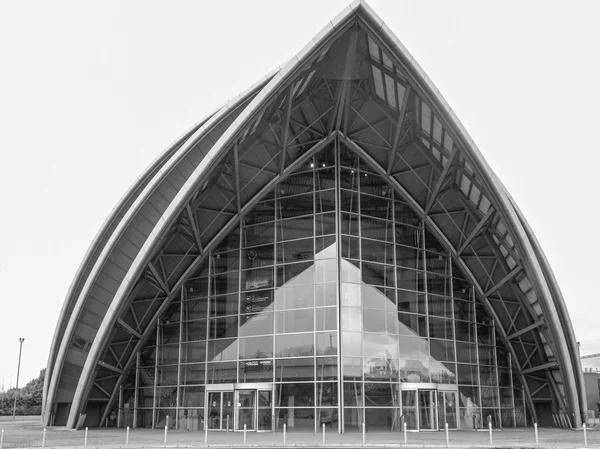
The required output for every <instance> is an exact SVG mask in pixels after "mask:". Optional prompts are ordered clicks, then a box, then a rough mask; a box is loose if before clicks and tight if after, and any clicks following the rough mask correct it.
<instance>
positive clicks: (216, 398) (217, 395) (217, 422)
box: [207, 391, 233, 430]
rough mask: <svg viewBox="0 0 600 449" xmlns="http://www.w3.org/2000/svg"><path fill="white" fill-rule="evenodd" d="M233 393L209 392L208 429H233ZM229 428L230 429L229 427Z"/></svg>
mask: <svg viewBox="0 0 600 449" xmlns="http://www.w3.org/2000/svg"><path fill="white" fill-rule="evenodd" d="M232 410H233V391H209V392H208V418H207V419H208V428H209V429H210V430H232V429H233V414H232ZM227 426H229V427H227Z"/></svg>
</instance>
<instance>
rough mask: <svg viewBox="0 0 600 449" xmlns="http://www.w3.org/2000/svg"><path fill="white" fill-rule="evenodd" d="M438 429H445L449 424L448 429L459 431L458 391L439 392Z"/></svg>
mask: <svg viewBox="0 0 600 449" xmlns="http://www.w3.org/2000/svg"><path fill="white" fill-rule="evenodd" d="M437 397H438V416H439V422H438V427H439V428H440V429H443V428H444V426H445V424H446V423H447V424H448V429H457V428H458V421H457V419H456V416H457V413H456V412H457V401H456V391H438V393H437Z"/></svg>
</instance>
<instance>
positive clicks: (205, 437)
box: [204, 421, 208, 444]
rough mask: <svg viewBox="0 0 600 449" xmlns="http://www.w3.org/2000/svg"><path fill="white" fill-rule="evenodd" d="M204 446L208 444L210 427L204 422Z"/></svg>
mask: <svg viewBox="0 0 600 449" xmlns="http://www.w3.org/2000/svg"><path fill="white" fill-rule="evenodd" d="M204 444H208V426H207V425H206V421H205V422H204Z"/></svg>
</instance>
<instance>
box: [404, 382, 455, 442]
mask: <svg viewBox="0 0 600 449" xmlns="http://www.w3.org/2000/svg"><path fill="white" fill-rule="evenodd" d="M420 390H421V391H432V390H433V391H434V394H433V398H434V402H435V429H422V428H421V404H420V403H419V391H420ZM403 391H415V405H416V410H415V415H416V418H417V428H416V429H412V430H407V431H408V432H435V431H439V430H444V429H441V428H440V427H439V425H438V422H439V416H440V410H439V404H438V393H439V392H454V393H455V394H456V402H455V407H456V428H454V429H452V430H460V419H459V414H460V413H459V395H458V394H459V393H458V386H457V385H450V384H435V383H413V382H400V410H402V409H403V407H404V404H403V403H402V392H403Z"/></svg>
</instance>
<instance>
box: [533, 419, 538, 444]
mask: <svg viewBox="0 0 600 449" xmlns="http://www.w3.org/2000/svg"><path fill="white" fill-rule="evenodd" d="M533 430H535V445H536V446H537V445H538V444H539V442H538V431H537V423H533Z"/></svg>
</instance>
